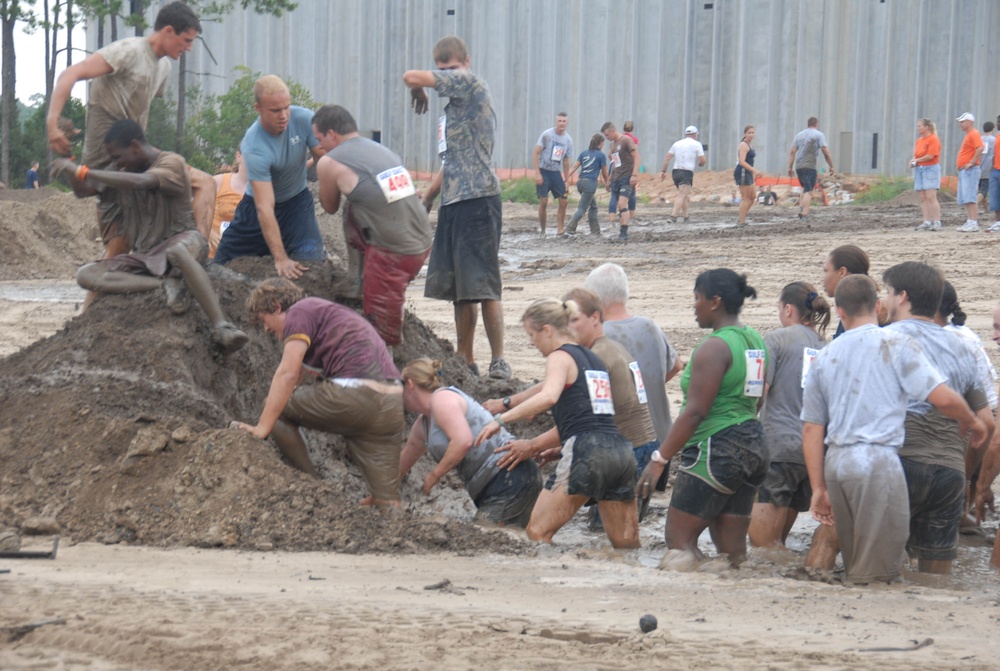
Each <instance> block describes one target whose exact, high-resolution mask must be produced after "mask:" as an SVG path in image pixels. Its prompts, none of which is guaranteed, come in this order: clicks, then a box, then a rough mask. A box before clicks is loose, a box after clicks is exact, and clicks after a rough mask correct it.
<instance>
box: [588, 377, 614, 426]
mask: <svg viewBox="0 0 1000 671" xmlns="http://www.w3.org/2000/svg"><path fill="white" fill-rule="evenodd" d="M584 372H585V373H586V375H587V391H588V392H590V408H591V410H593V411H594V414H595V415H613V414H615V406H614V403H613V402H612V401H611V377H610V376H609V375H608V373H607V371H604V370H588V371H584Z"/></svg>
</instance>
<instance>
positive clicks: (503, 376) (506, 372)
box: [490, 359, 514, 380]
mask: <svg viewBox="0 0 1000 671" xmlns="http://www.w3.org/2000/svg"><path fill="white" fill-rule="evenodd" d="M513 374H514V372H513V371H512V370H511V369H510V364H509V363H507V362H506V361H504V360H503V359H493V361H490V377H491V378H493V379H494V380H509V379H510V378H511V376H512V375H513Z"/></svg>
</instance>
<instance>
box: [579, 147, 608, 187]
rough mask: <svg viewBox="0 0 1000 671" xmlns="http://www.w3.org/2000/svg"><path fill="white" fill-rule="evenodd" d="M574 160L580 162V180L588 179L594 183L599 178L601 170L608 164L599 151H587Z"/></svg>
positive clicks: (602, 153)
mask: <svg viewBox="0 0 1000 671" xmlns="http://www.w3.org/2000/svg"><path fill="white" fill-rule="evenodd" d="M576 160H577V161H579V162H580V179H590V180H594V181H595V182H596V181H597V178H598V177H600V176H601V168H603V167H604V166H606V165H607V164H608V157H607V156H605V155H604V152H603V151H601V150H599V149H588V150H587V151H585V152H582V153H581V154H580V156H579V158H577V159H576Z"/></svg>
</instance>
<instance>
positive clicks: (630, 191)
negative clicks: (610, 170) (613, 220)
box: [608, 176, 635, 212]
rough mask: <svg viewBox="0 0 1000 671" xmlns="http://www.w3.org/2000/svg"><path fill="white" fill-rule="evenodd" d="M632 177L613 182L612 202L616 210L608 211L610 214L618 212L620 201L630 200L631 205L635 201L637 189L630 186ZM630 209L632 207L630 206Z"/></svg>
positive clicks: (620, 178)
mask: <svg viewBox="0 0 1000 671" xmlns="http://www.w3.org/2000/svg"><path fill="white" fill-rule="evenodd" d="M630 179H631V176H628V177H619V178H618V179H615V180H613V181H612V182H611V202H612V203H614V204H615V209H614V210H611V209H610V208H609V209H608V211H609V212H617V211H618V210H617V206H618V199H619V198H628V199H629V203H630V204H631V203H632V201H634V200H635V187H634V186H632V185H631V184H629V181H630ZM630 209H633V208H631V205H630Z"/></svg>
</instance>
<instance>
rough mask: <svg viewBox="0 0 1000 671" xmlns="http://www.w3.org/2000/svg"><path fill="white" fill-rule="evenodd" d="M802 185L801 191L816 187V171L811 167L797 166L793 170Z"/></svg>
mask: <svg viewBox="0 0 1000 671" xmlns="http://www.w3.org/2000/svg"><path fill="white" fill-rule="evenodd" d="M795 174H796V175H797V176H798V178H799V184H801V185H802V193H809V192H810V191H812V190H813V189H815V188H816V171H815V170H813V169H812V168H799V169H797V170H796V171H795Z"/></svg>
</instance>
